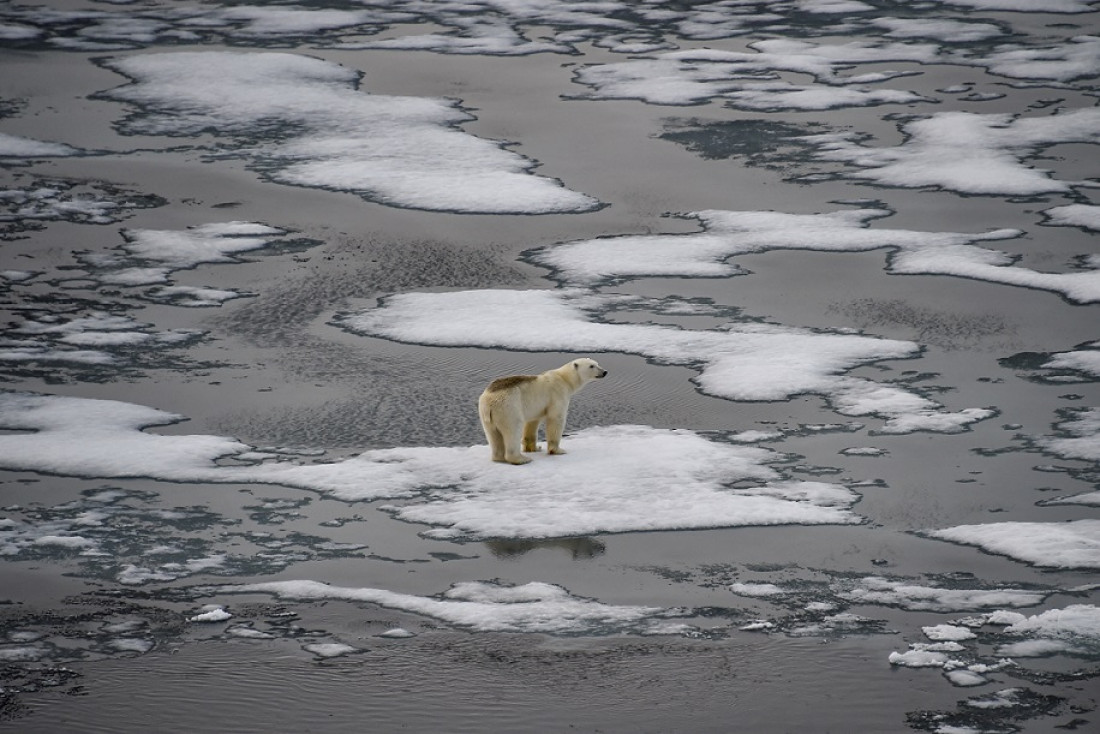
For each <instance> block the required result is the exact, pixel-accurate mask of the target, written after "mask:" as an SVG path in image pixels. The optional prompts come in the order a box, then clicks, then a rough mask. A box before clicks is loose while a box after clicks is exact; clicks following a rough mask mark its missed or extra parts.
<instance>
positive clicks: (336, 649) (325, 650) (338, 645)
mask: <svg viewBox="0 0 1100 734" xmlns="http://www.w3.org/2000/svg"><path fill="white" fill-rule="evenodd" d="M302 649H303V650H305V651H306V652H310V653H313V654H314V655H316V656H317V657H319V658H338V657H342V656H344V655H350V654H352V653H355V652H360V650H359V648H357V647H352V646H351V645H345V644H343V643H342V642H311V643H309V644H306V645H302Z"/></svg>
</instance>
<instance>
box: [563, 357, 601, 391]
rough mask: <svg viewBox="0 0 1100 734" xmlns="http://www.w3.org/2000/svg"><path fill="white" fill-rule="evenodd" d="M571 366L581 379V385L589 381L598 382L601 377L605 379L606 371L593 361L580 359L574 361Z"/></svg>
mask: <svg viewBox="0 0 1100 734" xmlns="http://www.w3.org/2000/svg"><path fill="white" fill-rule="evenodd" d="M571 364H572V365H573V370H574V371H575V372H576V373H577V376H578V377H580V378H581V384H582V385H583V384H584V383H586V382H588V381H589V380H598V379H600V378H601V377H607V370H605V369H604V368H603V367H600V365H599V363H597V362H596V360H594V359H589V358H588V357H581V358H580V359H574V360H573V361H572V362H571Z"/></svg>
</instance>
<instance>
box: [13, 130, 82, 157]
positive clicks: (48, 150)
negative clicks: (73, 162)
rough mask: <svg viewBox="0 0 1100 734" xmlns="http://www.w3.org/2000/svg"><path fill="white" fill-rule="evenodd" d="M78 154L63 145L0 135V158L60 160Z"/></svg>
mask: <svg viewBox="0 0 1100 734" xmlns="http://www.w3.org/2000/svg"><path fill="white" fill-rule="evenodd" d="M80 153H81V151H79V150H77V149H76V148H73V147H71V146H68V145H65V144H64V143H48V142H43V141H41V140H32V139H31V138H23V137H19V136H18V135H8V134H7V133H0V158H62V157H65V156H71V155H79V154H80Z"/></svg>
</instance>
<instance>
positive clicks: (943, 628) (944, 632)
mask: <svg viewBox="0 0 1100 734" xmlns="http://www.w3.org/2000/svg"><path fill="white" fill-rule="evenodd" d="M921 629H922V631H923V632H924V635H925V637H927V638H928V639H930V640H938V641H939V640H952V641H957V640H972V639H974V638H975V637H977V635H975V634H974V633H973V632H971V631H970V629H968V628H966V627H957V626H955V625H952V624H937V625H935V626H932V627H922V628H921Z"/></svg>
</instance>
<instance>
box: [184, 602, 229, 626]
mask: <svg viewBox="0 0 1100 734" xmlns="http://www.w3.org/2000/svg"><path fill="white" fill-rule="evenodd" d="M232 617H233V615H232V614H230V613H229V612H227V611H225V607H221V606H217V605H214V604H209V605H207V606H205V607H203V611H201V612H199V613H198V614H195V615H193V616H191V617H188V618H187V621H188V622H204V623H209V622H224V621H225V620H227V619H231V618H232Z"/></svg>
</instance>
